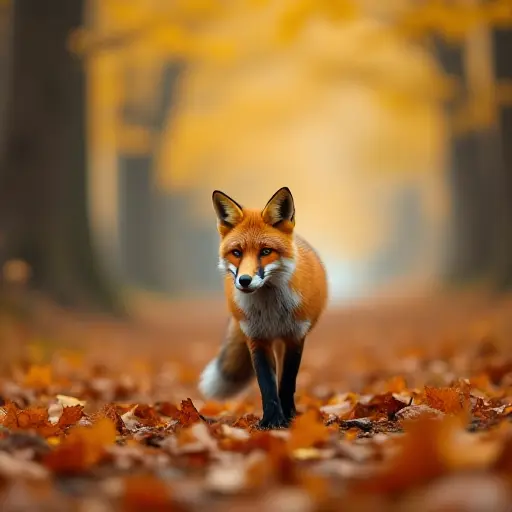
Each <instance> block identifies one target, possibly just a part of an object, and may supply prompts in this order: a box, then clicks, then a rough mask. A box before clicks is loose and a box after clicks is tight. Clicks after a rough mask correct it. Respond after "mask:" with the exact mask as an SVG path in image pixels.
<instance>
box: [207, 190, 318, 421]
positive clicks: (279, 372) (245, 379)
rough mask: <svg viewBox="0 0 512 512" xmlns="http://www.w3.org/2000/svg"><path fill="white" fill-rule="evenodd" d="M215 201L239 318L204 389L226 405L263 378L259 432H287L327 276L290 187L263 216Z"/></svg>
mask: <svg viewBox="0 0 512 512" xmlns="http://www.w3.org/2000/svg"><path fill="white" fill-rule="evenodd" d="M212 199H213V206H214V209H215V212H216V214H217V229H218V231H219V234H220V238H221V241H220V251H219V256H220V260H219V268H220V269H221V271H222V272H223V273H224V274H225V277H224V288H225V294H226V298H227V303H228V307H229V311H230V313H231V318H230V321H229V325H228V328H227V333H226V338H225V341H224V343H223V345H222V347H221V349H220V352H219V354H218V355H217V357H216V358H215V359H213V360H212V361H210V363H208V365H207V366H206V368H205V369H204V370H203V373H202V374H201V378H200V383H199V389H200V391H201V393H202V394H203V396H205V397H207V398H215V399H226V398H229V397H231V396H233V395H235V394H237V393H239V392H240V391H242V390H243V389H244V388H245V387H246V386H248V385H249V384H250V382H251V379H252V377H253V376H254V374H256V379H257V382H258V385H259V389H260V393H261V400H262V408H263V417H262V419H261V421H260V422H259V424H258V427H259V428H260V429H272V428H284V427H287V426H289V425H290V423H291V421H292V420H293V418H294V417H295V415H296V409H295V398H294V395H295V382H296V379H297V374H298V371H299V367H300V363H301V359H302V351H303V347H304V341H305V338H306V336H307V334H308V333H309V332H310V331H311V329H312V328H313V327H314V326H315V324H316V323H317V321H318V319H319V317H320V315H321V313H322V311H323V309H324V308H325V305H326V302H327V292H328V290H327V276H326V272H325V268H324V266H323V263H322V262H321V260H320V258H319V256H318V255H317V253H316V252H315V250H314V249H313V248H312V247H311V246H310V245H309V244H308V243H307V242H306V241H305V240H304V239H303V238H301V237H299V236H298V235H296V234H294V227H295V206H294V201H293V196H292V194H291V192H290V190H289V189H288V188H287V187H283V188H281V189H279V190H278V191H277V192H276V193H275V194H274V195H273V196H272V198H271V199H270V200H269V201H268V203H267V204H266V206H265V208H264V209H263V210H262V211H260V210H254V209H247V208H243V207H242V206H240V205H239V204H238V203H237V202H236V201H234V200H233V199H231V198H230V197H229V196H227V195H226V194H224V193H223V192H220V191H218V190H216V191H214V192H213V196H212ZM278 379H279V380H278Z"/></svg>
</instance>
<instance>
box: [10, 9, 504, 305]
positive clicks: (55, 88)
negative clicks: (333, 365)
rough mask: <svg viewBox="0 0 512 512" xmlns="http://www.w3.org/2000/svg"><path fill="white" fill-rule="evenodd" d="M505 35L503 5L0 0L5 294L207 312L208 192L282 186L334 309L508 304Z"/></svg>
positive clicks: (217, 292)
mask: <svg viewBox="0 0 512 512" xmlns="http://www.w3.org/2000/svg"><path fill="white" fill-rule="evenodd" d="M511 28H512V3H511V1H509V0H489V1H478V0H460V1H456V0H453V1H442V0H424V1H412V0H393V1H388V2H383V1H382V0H338V1H332V0H237V1H231V0H173V1H169V0H49V1H45V2H41V1H40V0H18V1H16V2H15V1H13V0H11V1H9V0H2V1H0V77H1V80H0V267H1V271H2V272H1V281H2V289H3V290H10V291H11V292H12V291H13V290H14V291H15V292H16V291H17V290H19V289H21V288H23V289H24V290H27V289H28V290H34V291H36V292H38V293H40V294H42V295H43V296H45V297H49V298H50V299H51V300H53V301H55V302H56V303H57V304H59V305H61V306H66V307H72V308H80V309H84V310H90V311H100V312H121V311H126V310H128V311H130V308H136V307H137V305H139V306H140V305H141V304H144V305H145V307H146V308H148V305H149V308H148V309H149V310H152V311H155V310H156V309H153V305H154V307H155V308H156V304H157V303H160V304H161V303H162V301H163V303H166V302H167V301H171V300H174V301H177V300H178V301H179V300H184V301H193V302H194V301H195V302H197V303H198V301H203V300H207V301H208V300H217V299H219V300H222V289H221V278H220V276H219V274H218V270H217V267H216V265H217V251H218V237H217V232H216V229H215V217H214V213H213V209H212V206H211V192H212V190H213V189H221V190H223V191H225V192H226V193H227V194H229V195H230V196H232V197H234V198H235V199H236V200H238V201H239V202H240V203H242V204H243V205H247V206H262V207H263V206H264V204H265V203H266V201H267V200H268V199H269V198H270V196H271V195H272V194H273V193H274V192H275V190H277V189H278V188H279V187H281V186H285V185H286V186H288V187H290V189H291V190H292V192H293V194H294V197H295V202H296V208H297V231H298V232H300V233H301V234H302V235H303V236H305V237H306V238H307V239H308V240H309V241H310V242H311V243H312V244H313V245H314V246H315V247H316V248H317V249H318V251H319V252H320V254H321V255H322V257H323V259H324V261H325V264H326V266H327V269H328V274H329V278H330V287H331V297H332V304H333V305H334V306H335V305H336V304H343V303H346V302H351V301H355V300H361V299H367V298H371V297H379V296H381V297H387V298H389V297H391V296H403V297H407V296H409V295H418V294H419V293H424V292H425V293H429V292H430V291H432V290H434V289H438V288H439V287H453V286H463V287H467V286H469V285H475V284H477V285H484V286H486V287H490V289H492V290H496V291H501V290H506V289H507V287H508V286H509V285H510V284H511V282H512V229H511V225H512V201H511V199H512V81H511V79H512V59H511V58H510V55H512V31H511ZM16 293H17V292H16ZM164 311H165V308H164ZM163 314H164V315H165V313H163Z"/></svg>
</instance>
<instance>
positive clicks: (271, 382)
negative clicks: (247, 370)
mask: <svg viewBox="0 0 512 512" xmlns="http://www.w3.org/2000/svg"><path fill="white" fill-rule="evenodd" d="M269 347H270V345H269V344H268V343H267V342H255V341H253V342H251V343H250V348H251V356H252V364H253V366H254V372H255V373H256V378H257V380H258V385H259V388H260V393H261V403H262V407H263V418H262V419H261V421H260V423H259V425H258V428H260V429H272V428H282V427H286V426H288V422H287V421H286V419H285V417H284V416H283V410H282V409H281V404H280V402H279V397H278V395H277V382H276V374H275V371H274V369H273V366H272V363H271V361H270V357H271V353H270V350H269Z"/></svg>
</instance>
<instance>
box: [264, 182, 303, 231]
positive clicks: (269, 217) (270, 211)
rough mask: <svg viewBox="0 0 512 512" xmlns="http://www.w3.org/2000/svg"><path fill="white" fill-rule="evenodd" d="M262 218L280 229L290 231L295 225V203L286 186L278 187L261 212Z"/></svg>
mask: <svg viewBox="0 0 512 512" xmlns="http://www.w3.org/2000/svg"><path fill="white" fill-rule="evenodd" d="M261 216H262V217H263V220H264V221H265V222H266V223H267V224H270V225H271V226H274V227H276V228H278V229H281V230H282V231H289V232H291V231H292V230H293V228H294V226H295V205H294V203H293V196H292V193H291V192H290V189H289V188H288V187H283V188H280V189H279V190H278V191H277V192H276V193H275V194H274V195H273V196H272V197H271V198H270V201H269V202H268V203H267V204H266V206H265V208H264V209H263V211H262V212H261Z"/></svg>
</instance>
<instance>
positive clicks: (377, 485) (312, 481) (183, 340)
mask: <svg viewBox="0 0 512 512" xmlns="http://www.w3.org/2000/svg"><path fill="white" fill-rule="evenodd" d="M178 316H179V317H180V319H181V323H180V322H178V321H176V322H174V321H173V320H172V319H171V320H169V322H168V325H167V326H166V328H165V329H163V330H160V331H159V334H158V336H157V335H155V334H154V332H153V333H152V334H149V331H148V332H147V334H146V337H144V330H140V329H139V330H138V331H137V334H136V335H134V329H133V328H131V327H129V326H116V327H115V328H112V327H111V326H110V327H108V328H107V327H106V326H105V325H100V326H98V325H96V326H95V327H94V328H90V327H89V330H87V329H85V328H84V327H83V326H81V327H80V329H81V332H82V337H83V338H84V340H83V343H82V346H78V345H75V344H73V343H72V342H71V341H70V342H69V343H67V344H66V342H65V340H61V342H60V343H59V345H58V346H54V345H52V342H51V341H48V340H46V339H41V338H38V337H37V334H34V332H33V331H32V330H30V329H26V330H25V331H23V329H24V327H23V324H21V325H20V323H19V322H10V321H8V320H6V318H1V319H0V320H1V323H0V336H1V341H2V343H3V344H4V345H5V344H7V345H8V344H9V343H11V345H12V344H15V343H17V344H24V346H25V348H26V350H25V351H24V352H23V360H22V361H21V362H16V363H15V364H11V365H9V367H8V369H7V370H6V371H5V372H4V373H5V374H4V376H3V377H2V380H1V381H0V396H1V408H0V500H1V503H2V510H48V511H50V510H51V511H59V510H83V511H89V510H91V511H95V512H96V511H110V510H112V511H114V510H128V511H136V510H145V511H152V510H179V511H188V510H191V511H192V510H203V509H204V508H205V507H208V510H223V511H224V510H231V509H232V510H274V509H275V510H284V511H288V510H289V511H317V510H322V511H329V510H344V511H346V510H349V511H352V510H353V511H360V510H383V511H386V510H393V511H397V510H398V511H402V510H403V511H409V510H414V511H441V510H446V511H448V510H449V511H452V512H453V511H459V510H460V511H470V510H471V511H504V512H505V511H510V510H511V504H512V422H511V420H512V350H511V348H512V300H511V299H510V298H507V297H505V298H503V297H502V298H489V297H487V298H482V297H478V298H476V299H475V298H474V297H470V298H465V297H448V298H446V297H445V298H435V299H431V300H421V301H416V302H408V303H406V304H393V305H389V304H385V303H384V304H380V305H373V306H367V307H358V308H347V309H345V310H343V311H333V312H331V313H329V314H328V315H326V317H325V319H324V321H323V322H322V324H321V325H320V326H319V328H318V331H317V332H316V333H315V334H314V335H313V336H311V338H310V339H309V340H308V345H307V348H306V351H305V355H304V363H303V367H302V369H301V373H300V378H299V381H298V391H297V406H298V411H299V416H298V418H297V419H296V420H295V422H294V424H293V425H292V427H291V428H290V429H288V430H280V431H270V432H261V431H258V430H256V429H255V428H254V427H255V423H256V422H257V421H258V419H259V416H260V414H261V409H260V403H259V396H258V394H257V390H256V388H255V387H254V386H253V387H252V388H251V389H250V390H249V391H248V393H247V394H246V395H244V396H242V397H240V398H238V399H236V400H232V401H229V402H226V403H217V402H205V401H203V400H202V399H201V397H200V396H199V395H198V393H197V390H196V384H197V377H198V374H199V372H200V370H201V368H202V366H203V365H204V364H205V363H206V361H208V359H209V358H210V357H211V356H212V355H213V354H214V353H215V351H216V349H217V347H218V344H219V341H220V339H221V336H222V329H223V327H224V326H225V317H222V315H220V320H217V323H215V324H211V325H210V324H209V322H204V321H203V322H202V323H201V322H198V320H197V318H196V319H194V318H193V315H189V317H188V320H186V321H185V320H183V318H184V317H186V315H185V316H184V315H183V313H182V312H180V313H179V315H178ZM199 316H200V317H201V315H199ZM212 316H216V315H212ZM187 321H188V322H189V323H190V326H189V327H187ZM212 322H213V320H212ZM198 325H199V326H200V327H201V328H202V329H203V330H202V331H201V332H199V331H198V330H197V329H198V328H199V327H198ZM173 326H174V328H173ZM194 329H196V330H194ZM72 332H73V330H72V329H71V330H68V331H67V334H66V336H68V337H71V336H72V334H71V333H72ZM84 333H86V334H84ZM11 348H12V347H11Z"/></svg>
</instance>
